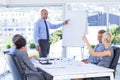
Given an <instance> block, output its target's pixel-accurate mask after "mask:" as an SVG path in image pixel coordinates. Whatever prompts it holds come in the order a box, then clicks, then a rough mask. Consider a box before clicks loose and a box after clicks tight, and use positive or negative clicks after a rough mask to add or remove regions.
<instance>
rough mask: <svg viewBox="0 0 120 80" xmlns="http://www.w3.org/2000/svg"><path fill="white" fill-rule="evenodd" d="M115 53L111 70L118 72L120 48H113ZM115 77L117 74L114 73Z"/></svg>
mask: <svg viewBox="0 0 120 80" xmlns="http://www.w3.org/2000/svg"><path fill="white" fill-rule="evenodd" d="M113 52H114V56H113V59H112V62H111V65H110V68H111V69H114V70H115V71H116V67H117V64H118V60H119V56H120V48H119V47H115V46H113ZM114 76H115V73H114Z"/></svg>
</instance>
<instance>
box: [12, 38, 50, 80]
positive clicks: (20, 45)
mask: <svg viewBox="0 0 120 80" xmlns="http://www.w3.org/2000/svg"><path fill="white" fill-rule="evenodd" d="M14 44H15V46H16V49H15V50H14V52H13V54H14V55H16V57H17V58H18V60H19V62H20V63H19V64H21V67H22V69H23V71H24V73H25V74H29V73H33V74H34V75H30V76H28V77H27V79H28V80H52V76H50V75H49V74H47V73H45V72H43V71H42V70H40V69H37V68H35V67H34V65H33V64H32V62H31V61H30V59H29V58H28V55H27V49H26V47H25V45H26V40H25V39H24V38H23V37H20V38H18V39H17V40H16V41H15V42H14Z"/></svg>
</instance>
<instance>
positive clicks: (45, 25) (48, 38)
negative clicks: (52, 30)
mask: <svg viewBox="0 0 120 80" xmlns="http://www.w3.org/2000/svg"><path fill="white" fill-rule="evenodd" d="M44 23H45V26H46V33H47V39H49V31H48V26H47V23H46V20H44Z"/></svg>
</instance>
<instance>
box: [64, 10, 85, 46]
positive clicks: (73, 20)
mask: <svg viewBox="0 0 120 80" xmlns="http://www.w3.org/2000/svg"><path fill="white" fill-rule="evenodd" d="M66 19H70V20H69V22H68V24H67V25H65V26H64V27H63V41H62V46H70V47H72V46H73V47H79V46H80V47H82V46H83V45H84V42H83V40H82V37H81V36H82V34H83V33H87V12H86V11H69V12H67V13H66Z"/></svg>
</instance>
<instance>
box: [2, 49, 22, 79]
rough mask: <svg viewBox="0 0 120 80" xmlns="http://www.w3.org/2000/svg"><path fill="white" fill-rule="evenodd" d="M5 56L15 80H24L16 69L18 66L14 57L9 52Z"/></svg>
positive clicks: (5, 52)
mask: <svg viewBox="0 0 120 80" xmlns="http://www.w3.org/2000/svg"><path fill="white" fill-rule="evenodd" d="M4 54H5V57H6V61H7V63H8V66H9V68H10V71H11V73H12V76H13V80H23V79H22V77H21V74H20V72H19V70H18V68H17V67H16V64H15V62H14V59H13V55H12V54H9V51H4Z"/></svg>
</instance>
